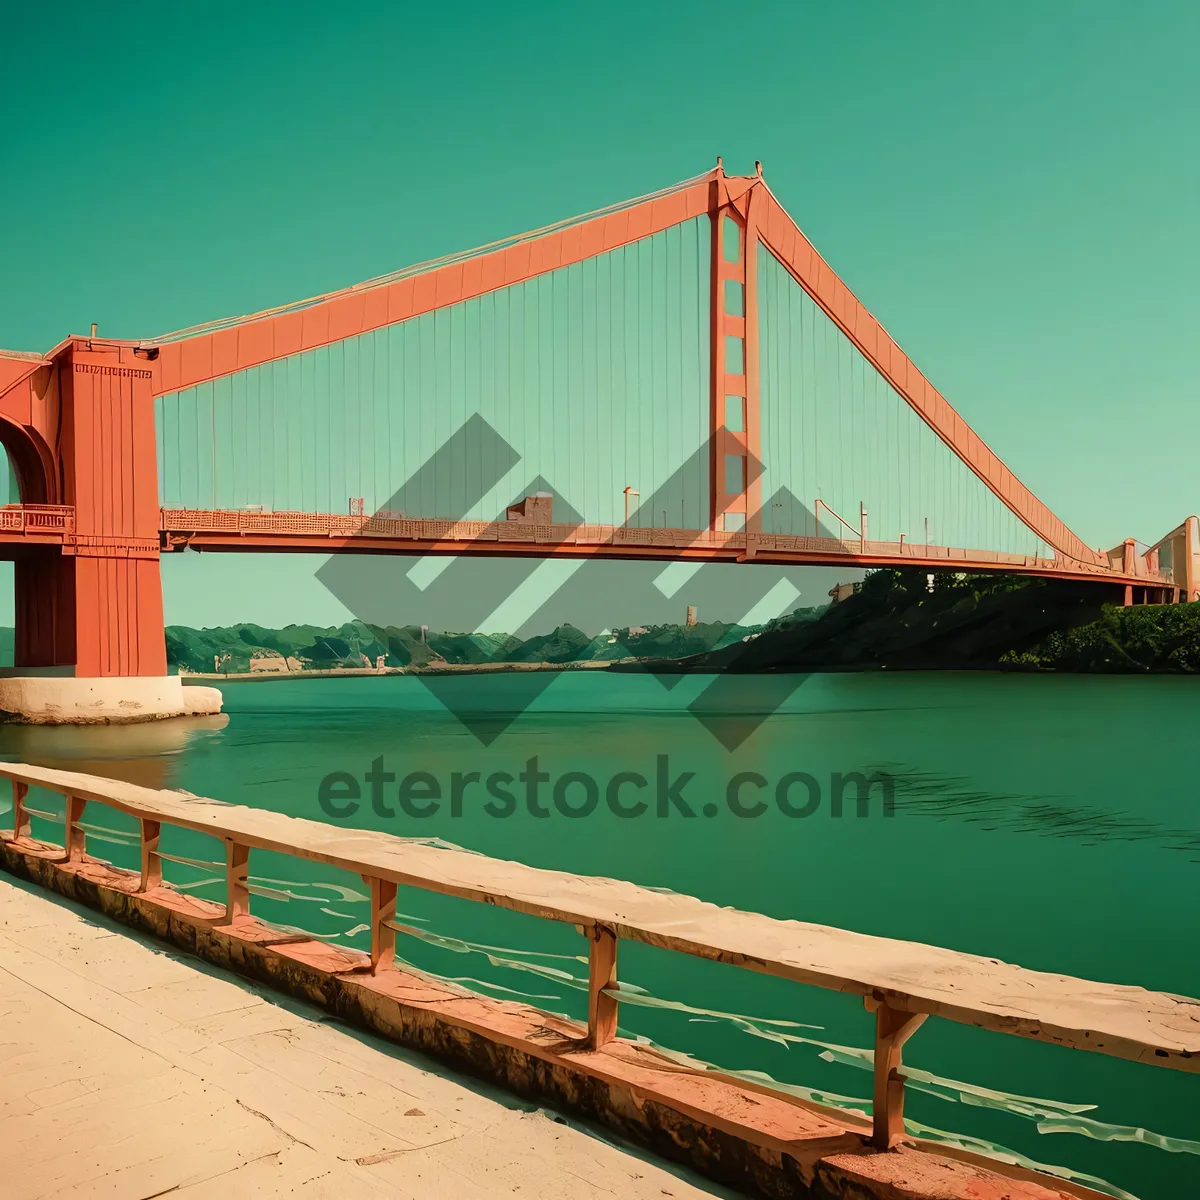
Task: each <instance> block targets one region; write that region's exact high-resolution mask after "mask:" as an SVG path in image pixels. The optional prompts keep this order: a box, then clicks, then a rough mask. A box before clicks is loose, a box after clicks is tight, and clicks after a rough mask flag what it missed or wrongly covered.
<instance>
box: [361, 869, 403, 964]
mask: <svg viewBox="0 0 1200 1200" xmlns="http://www.w3.org/2000/svg"><path fill="white" fill-rule="evenodd" d="M367 882H368V883H369V884H370V886H371V974H372V975H377V974H378V973H379V971H380V969H383V970H385V971H386V970H388V969H389V968H390V967H393V966H395V959H396V931H395V930H394V929H393V928H392V927H391V925H390V924H388V922H389V921H394V920H395V919H396V885H395V884H394V883H392V881H391V880H390V879H375V878H374V877H372V878H371V879H368V880H367Z"/></svg>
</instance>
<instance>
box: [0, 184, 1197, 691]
mask: <svg viewBox="0 0 1200 1200" xmlns="http://www.w3.org/2000/svg"><path fill="white" fill-rule="evenodd" d="M704 213H708V214H709V215H710V216H711V217H712V219H713V233H714V239H713V282H712V286H713V292H712V301H713V303H712V312H713V318H712V336H713V345H712V350H711V363H712V395H711V414H710V417H711V428H712V430H713V432H714V434H715V435H716V436H715V437H714V439H713V440H714V443H715V447H716V452H715V454H714V463H713V487H712V497H713V518H714V524H715V523H716V518H718V517H721V516H723V515H724V514H726V513H729V512H735V511H736V512H742V511H745V512H746V515H747V521H748V526H747V529H746V531H745V532H744V533H732V534H725V533H724V532H720V531H716V530H700V531H697V530H654V529H646V530H642V529H639V530H613V529H606V530H602V529H599V527H596V528H594V529H592V532H591V534H590V535H587V534H586V533H585V532H584V531H586V530H587V528H588V527H583V529H582V530H580V531H573V532H569V533H568V531H566V530H565V527H564V530H563V531H559V530H557V529H555V528H554V527H546V528H542V527H536V528H534V527H529V528H524V527H522V528H507V529H503V530H498V531H496V532H494V533H488V532H481V531H480V530H476V531H474V532H473V533H463V532H462V531H461V528H460V527H459V526H452V524H451V523H449V522H437V521H426V522H409V524H410V525H413V526H414V528H412V529H406V530H403V531H401V530H392V529H389V530H382V529H378V530H376V529H373V528H372V527H371V520H368V521H367V522H365V523H364V522H362V520H361V518H360V519H359V520H358V522H357V524H355V525H353V526H352V527H345V526H343V525H342V524H339V522H344V521H345V520H346V519H347V518H338V517H333V516H331V515H329V514H259V515H258V517H259V520H257V521H255V520H252V519H251V518H252V517H254V516H255V514H245V513H221V512H212V513H179V512H164V511H161V510H160V508H159V499H158V494H157V490H158V477H157V464H156V445H155V432H154V412H153V399H154V397H155V396H157V395H162V394H164V393H168V392H174V391H179V390H181V389H183V388H186V387H190V386H193V385H195V384H198V383H202V382H204V381H207V380H211V379H215V378H217V377H219V376H222V375H228V374H231V373H232V372H234V371H240V370H244V369H246V368H248V367H253V366H257V365H259V364H262V363H265V362H268V361H271V360H273V359H278V358H283V357H286V356H288V355H292V354H295V353H297V352H299V351H301V350H307V349H312V348H315V347H318V346H323V345H327V344H329V343H331V342H335V341H339V340H341V339H344V338H347V337H352V336H354V335H356V334H360V333H364V332H368V331H370V330H374V329H378V328H381V327H383V326H385V325H390V324H393V323H395V322H398V321H403V320H407V319H409V318H411V317H414V316H417V315H420V314H421V313H425V312H429V311H431V310H433V309H437V308H443V307H445V306H447V305H452V304H457V303H459V302H460V301H463V300H467V299H471V298H473V297H476V296H480V295H483V294H485V293H487V292H490V291H494V290H496V289H498V288H502V287H507V286H509V285H511V284H514V283H520V282H524V281H526V280H529V279H533V278H534V277H536V276H538V275H541V274H543V273H545V272H548V271H553V270H555V269H557V268H559V267H562V266H566V265H570V264H572V263H577V262H580V261H582V260H583V259H586V258H590V257H593V256H595V255H597V254H602V253H604V252H605V251H608V250H613V249H616V248H617V247H620V246H624V245H627V244H629V243H631V242H635V241H637V240H639V239H641V238H645V237H648V236H650V235H652V234H654V233H658V232H660V231H662V230H664V229H667V228H669V227H671V226H673V225H676V224H679V223H680V222H683V221H686V220H689V219H691V218H693V217H698V216H701V215H703V214H704ZM726 216H728V217H729V218H730V219H732V220H733V221H734V222H735V223H736V224H737V226H738V231H739V244H740V253H739V256H738V262H737V263H728V262H726V261H725V260H724V256H723V254H722V253H721V236H722V228H721V223H722V220H723V219H724V218H725V217H726ZM759 240H761V241H762V242H763V243H764V244H765V246H766V247H767V248H768V249H769V250H770V251H771V253H772V254H774V255H775V256H776V258H778V259H779V261H780V262H781V263H782V264H783V265H784V267H785V268H786V269H787V270H788V271H789V272H790V273H791V274H792V276H793V277H794V278H795V279H796V280H797V282H798V283H799V284H800V285H801V286H802V287H803V288H804V289H805V290H806V291H807V292H808V294H809V295H810V296H811V297H812V298H813V300H814V301H815V302H816V303H817V304H818V305H819V306H820V307H821V308H822V309H823V310H824V311H825V312H826V313H827V314H828V315H829V317H830V318H831V319H832V320H833V321H834V322H835V324H836V325H837V326H838V327H839V328H840V329H841V330H842V332H843V333H845V335H846V336H847V337H848V338H849V339H850V340H851V342H853V344H854V345H855V346H856V347H857V348H858V349H859V350H860V351H861V352H862V354H863V355H864V356H865V357H866V358H867V359H868V360H869V361H870V362H871V363H872V364H873V365H874V366H875V368H876V369H877V370H878V371H879V372H880V373H881V374H882V375H883V377H884V378H885V379H886V380H887V381H888V383H889V384H890V385H891V386H892V387H893V388H894V389H895V390H896V392H897V393H898V394H899V395H900V396H901V397H902V398H903V399H904V401H905V402H906V403H908V404H909V405H910V406H911V407H912V408H913V409H914V410H915V411H916V412H917V413H918V414H919V415H920V416H921V417H922V418H923V419H924V420H925V422H926V423H927V424H928V425H929V426H930V427H931V428H932V429H933V430H934V431H935V432H936V433H937V434H938V436H939V437H941V438H942V440H943V441H944V442H945V443H946V444H947V445H948V446H949V447H950V448H951V449H952V450H953V451H954V453H955V454H957V455H958V456H959V458H961V459H962V461H963V462H964V463H966V465H967V466H968V467H969V468H970V469H971V470H972V471H973V472H974V473H975V474H976V475H977V476H978V477H979V478H980V479H981V480H982V481H983V482H984V483H985V484H986V485H987V486H988V487H989V488H990V489H991V490H992V491H993V492H994V493H995V494H996V495H997V496H998V497H999V498H1000V499H1001V500H1002V501H1003V503H1004V504H1006V505H1007V506H1008V508H1009V509H1010V510H1011V511H1012V512H1013V513H1015V514H1016V516H1017V517H1019V518H1020V519H1021V520H1022V521H1023V522H1024V523H1025V524H1026V525H1027V526H1028V527H1029V528H1030V529H1031V530H1033V531H1034V532H1035V533H1036V534H1037V535H1038V536H1039V537H1040V538H1041V539H1042V540H1043V541H1044V542H1046V543H1048V544H1049V545H1051V546H1054V547H1055V548H1056V549H1057V550H1058V551H1059V555H1060V557H1058V558H1057V559H1056V560H1049V559H1037V558H1023V557H1021V556H1017V555H1004V554H995V553H989V552H985V551H970V550H947V549H942V548H939V547H918V546H912V545H901V546H897V545H892V544H888V543H875V542H870V541H864V542H863V544H862V545H861V546H857V545H856V547H855V548H853V549H851V548H849V547H847V546H845V545H844V544H842V543H840V542H836V541H835V540H834V539H828V538H825V539H822V538H801V537H784V536H783V535H763V534H762V533H761V531H760V529H759V528H758V527H757V523H756V522H755V521H754V514H755V512H756V510H757V508H758V507H759V505H760V504H761V496H760V495H759V493H758V490H757V489H758V486H759V485H758V470H757V465H756V464H757V461H758V455H759V450H760V446H759V439H760V426H759V412H758V398H759V396H758V388H759V380H758V321H757V297H756V294H755V293H756V287H755V263H756V257H757V255H756V248H757V243H758V241H759ZM727 279H728V280H734V281H736V282H737V283H739V284H740V285H741V286H742V287H743V296H744V307H743V311H742V312H741V313H740V314H739V313H733V312H727V311H726V299H725V293H724V282H725V281H726V280H727ZM185 332H186V331H185ZM727 337H729V338H733V339H735V343H736V342H737V341H740V342H741V348H742V351H743V353H742V357H743V359H744V365H743V366H742V368H741V369H740V371H730V370H728V369H727V367H730V366H732V365H734V364H730V363H727V362H726V357H725V356H726V338H727ZM737 348H738V347H737V346H736V344H735V346H734V349H737ZM728 395H733V396H738V397H741V399H742V401H743V422H742V429H741V430H728V429H726V428H725V409H724V406H725V398H726V396H728ZM0 442H3V445H4V447H5V449H6V450H7V451H8V454H9V458H10V461H11V463H12V466H13V469H14V472H15V474H16V476H17V480H18V484H19V487H20V492H21V499H22V506H21V507H20V509H19V511H18V510H15V509H10V510H3V509H0V548H3V549H2V552H3V553H6V554H9V555H11V556H12V557H13V558H14V559H15V560H16V562H17V571H16V604H17V665H18V666H56V665H72V664H73V665H74V666H75V668H76V673H77V674H79V675H83V676H88V675H93V676H95V675H161V674H165V672H166V651H165V645H164V639H163V611H162V587H161V582H160V577H159V549H160V545H162V546H164V547H165V548H167V549H172V548H175V547H176V546H177V545H179V544H184V543H188V544H191V545H193V546H195V547H196V548H198V549H200V548H203V549H211V550H227V551H228V550H250V549H253V550H268V551H297V550H305V551H313V550H318V551H324V552H335V551H347V552H353V553H403V554H412V553H434V554H464V553H468V554H522V555H525V554H529V555H543V556H552V555H569V556H573V557H579V556H584V555H587V556H591V555H602V556H610V557H618V558H637V557H651V558H660V559H673V558H699V559H705V558H708V559H729V560H736V561H746V560H749V559H756V560H757V561H761V562H787V563H833V564H842V565H851V566H879V565H899V564H901V563H903V564H907V565H912V566H921V567H928V568H930V569H933V568H937V567H943V568H944V567H950V568H953V569H958V570H1015V571H1018V572H1020V573H1023V574H1036V575H1046V576H1051V577H1058V578H1075V579H1088V580H1092V581H1095V582H1099V583H1119V584H1129V585H1131V586H1132V585H1136V586H1139V587H1141V588H1143V589H1145V588H1146V587H1147V586H1149V587H1150V588H1151V589H1159V590H1161V589H1162V588H1164V587H1165V588H1167V589H1169V588H1170V587H1171V586H1178V585H1179V581H1177V580H1176V581H1172V580H1167V579H1166V578H1165V576H1160V575H1159V574H1158V572H1157V570H1152V569H1151V562H1150V559H1149V558H1148V557H1146V556H1134V557H1133V559H1132V563H1131V558H1130V555H1129V553H1128V552H1127V551H1126V550H1123V551H1122V553H1121V555H1120V556H1119V561H1117V562H1111V563H1110V561H1109V558H1108V556H1106V555H1104V554H1101V553H1100V552H1099V551H1095V550H1092V549H1091V548H1090V547H1088V546H1086V545H1084V543H1083V542H1082V541H1081V540H1080V539H1079V538H1078V537H1076V536H1075V535H1074V534H1073V533H1072V532H1071V531H1070V530H1069V529H1067V527H1066V526H1065V525H1064V524H1063V523H1062V521H1060V520H1059V519H1058V518H1057V517H1055V516H1054V514H1053V513H1051V512H1050V511H1049V509H1047V508H1046V506H1045V505H1043V504H1042V503H1041V502H1040V501H1039V500H1038V499H1037V498H1036V497H1035V496H1033V495H1032V493H1030V492H1029V490H1028V489H1027V488H1025V487H1024V486H1023V485H1022V484H1021V483H1020V481H1019V480H1017V479H1016V477H1015V476H1014V475H1013V474H1012V472H1011V471H1009V470H1008V468H1007V467H1006V466H1005V465H1004V464H1003V463H1002V462H1001V461H1000V459H999V458H998V457H997V456H996V455H995V454H994V453H993V452H992V451H991V450H990V449H988V447H987V446H986V445H985V444H984V443H983V441H982V440H981V439H980V438H979V437H978V436H977V435H976V434H975V433H974V431H973V430H971V429H970V428H969V427H968V426H967V424H966V423H965V422H964V421H963V420H962V418H961V417H960V416H959V415H958V414H957V413H956V412H955V411H954V409H953V408H952V407H951V406H950V405H949V404H948V403H947V401H946V400H945V399H944V398H943V397H942V396H941V395H940V394H939V393H938V392H937V390H936V389H935V388H934V387H933V386H932V385H931V384H930V383H929V381H928V380H926V379H925V377H924V376H923V375H922V374H921V373H920V372H919V371H918V370H917V369H916V367H915V366H914V365H913V363H912V362H911V361H910V360H909V359H908V358H907V356H905V355H904V354H903V352H902V351H901V350H900V348H899V347H898V346H897V345H896V344H895V343H894V342H893V341H892V339H891V338H890V337H889V336H888V335H887V334H886V332H884V330H883V328H882V327H881V326H880V324H879V322H878V321H876V320H875V318H874V317H872V316H871V314H870V313H869V312H867V310H866V309H865V308H864V307H863V306H862V305H861V304H860V303H859V302H858V300H857V299H856V298H855V297H854V296H853V295H852V293H851V292H850V291H849V289H848V288H847V287H846V286H845V284H843V283H842V281H841V280H840V279H838V277H837V276H836V275H835V274H834V273H833V271H832V270H830V268H829V265H828V264H827V263H826V262H825V261H824V259H822V258H821V256H820V255H819V254H817V252H816V251H815V250H814V249H813V247H812V245H811V244H810V243H809V242H808V240H807V239H806V238H805V237H804V235H803V234H802V233H801V232H800V230H799V229H798V228H797V227H796V225H795V223H794V222H793V221H792V219H791V218H790V217H789V216H788V215H787V213H786V212H785V211H784V210H783V208H782V206H781V205H780V204H779V203H778V201H777V200H776V199H775V198H774V196H772V195H771V192H770V190H769V189H768V188H767V186H766V184H765V182H764V181H763V179H762V175H761V172H759V173H757V174H755V175H753V176H726V175H725V174H724V171H723V170H722V169H721V168H720V166H719V165H718V168H717V169H716V170H714V171H711V172H709V173H708V174H707V175H705V176H702V177H700V178H698V179H696V180H690V181H687V182H685V183H684V184H681V185H679V186H678V187H676V188H672V189H668V190H667V191H665V192H663V193H661V194H658V195H655V196H651V197H647V198H645V199H643V200H641V201H636V202H633V203H631V204H629V205H628V206H625V207H622V208H619V209H616V210H611V211H606V212H603V213H599V214H595V215H593V216H591V217H586V218H582V219H581V220H579V221H577V222H574V223H571V224H567V225H565V226H556V227H554V228H552V229H550V230H547V231H545V232H542V233H538V234H535V235H530V236H529V237H526V238H524V239H519V240H516V241H514V242H513V243H511V244H509V243H506V244H505V245H504V246H502V247H501V248H498V249H493V250H487V249H485V250H484V251H482V252H480V253H478V254H476V255H474V256H468V257H465V258H460V259H456V260H454V261H443V262H440V263H434V264H431V265H430V267H429V269H428V270H420V271H414V272H413V273H411V274H407V275H406V276H404V277H402V278H395V279H385V280H382V281H378V282H376V283H372V284H367V285H363V286H361V287H358V288H351V289H347V290H345V291H342V292H337V293H334V294H331V295H329V296H325V297H319V298H317V299H316V300H314V301H312V302H310V303H306V304H304V305H302V306H294V307H292V308H290V309H288V310H287V311H282V310H275V311H272V312H267V313H262V314H258V315H256V316H254V317H250V318H246V319H244V320H241V321H235V322H231V323H229V324H228V325H227V326H223V327H220V328H203V329H199V330H197V331H195V333H194V334H188V335H187V336H182V335H181V336H180V337H179V338H178V339H177V340H171V341H166V340H164V341H162V342H161V343H146V344H145V345H141V344H135V343H131V342H116V341H108V340H102V339H95V338H93V339H88V338H77V337H71V338H68V339H66V340H65V341H64V342H62V343H60V344H59V345H58V346H56V347H55V348H54V349H53V350H51V351H50V352H49V353H47V354H46V355H32V354H19V353H14V352H8V351H0ZM726 454H730V455H734V456H735V457H736V456H740V457H741V458H742V459H743V460H744V462H745V464H746V468H747V469H746V470H744V471H743V472H742V479H741V483H740V487H739V489H738V492H737V493H735V494H730V493H727V492H726V491H725V487H726V479H725V466H726V459H725V456H726ZM351 520H352V521H353V519H352V518H351ZM460 524H461V523H460ZM417 525H419V526H421V528H420V529H417V528H415V526H417ZM1181 528H1182V529H1184V530H1185V532H1186V537H1185V536H1184V535H1183V534H1181V535H1180V537H1179V539H1178V540H1179V542H1180V547H1181V553H1182V549H1183V547H1185V546H1186V549H1187V553H1186V556H1185V558H1186V561H1185V562H1184V563H1182V564H1181V565H1180V566H1179V567H1178V568H1177V569H1176V573H1177V574H1179V575H1180V576H1181V579H1182V580H1183V583H1184V587H1185V594H1186V595H1188V596H1189V597H1190V596H1192V595H1193V594H1196V593H1197V590H1198V589H1197V585H1196V577H1197V575H1200V567H1198V566H1197V563H1198V562H1200V535H1197V533H1196V522H1195V520H1194V518H1193V519H1192V520H1191V522H1190V523H1189V524H1187V525H1186V526H1185V527H1181ZM452 529H454V530H458V532H451V530H452ZM1152 554H1153V555H1154V565H1155V566H1156V565H1157V550H1155V551H1152Z"/></svg>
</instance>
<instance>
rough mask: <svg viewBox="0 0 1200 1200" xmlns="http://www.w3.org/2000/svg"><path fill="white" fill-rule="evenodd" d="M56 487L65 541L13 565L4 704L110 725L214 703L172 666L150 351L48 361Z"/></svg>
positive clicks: (75, 350) (69, 349)
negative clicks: (66, 511) (69, 516)
mask: <svg viewBox="0 0 1200 1200" xmlns="http://www.w3.org/2000/svg"><path fill="white" fill-rule="evenodd" d="M53 366H54V371H55V372H56V377H55V381H54V383H55V391H56V396H57V403H58V417H59V423H58V444H57V447H56V463H55V466H56V471H57V478H56V479H54V480H53V481H52V482H53V485H54V492H55V494H56V496H57V497H58V500H59V502H60V503H62V504H65V505H70V506H71V507H72V508H73V510H74V526H73V528H72V529H70V531H69V532H68V533H67V534H66V535H65V536H64V537H63V542H62V546H61V549H59V548H58V547H50V546H44V547H39V548H37V549H33V548H31V549H30V550H28V551H27V552H26V553H25V554H23V555H22V556H21V557H20V558H19V559H18V560H17V567H16V623H17V635H16V647H15V649H16V655H15V661H16V665H17V670H18V672H21V671H22V668H28V673H27V674H26V673H24V672H22V673H21V674H18V675H17V676H15V677H12V678H4V679H0V710H3V711H5V712H7V713H9V714H12V715H15V716H17V717H19V718H21V719H24V720H26V721H29V722H33V723H37V724H42V723H72V724H79V723H93V722H98V723H106V724H107V723H112V722H124V721H142V720H150V719H154V718H158V717H170V716H180V715H182V714H184V713H188V712H195V713H200V712H219V711H220V700H221V698H220V693H219V692H218V691H216V689H214V688H188V689H186V693H185V689H184V688H183V686H182V684H181V682H180V679H179V677H178V676H168V675H167V653H166V644H165V636H164V631H163V602H162V581H161V578H160V574H159V550H158V548H159V530H158V526H159V520H160V518H159V504H158V464H157V457H156V447H155V432H154V398H153V387H152V384H153V369H154V368H153V360H152V359H151V358H149V357H148V356H147V355H146V354H145V353H144V352H142V351H139V350H138V349H137V348H136V347H134V346H132V345H129V344H119V343H112V342H107V343H106V342H101V341H99V340H97V339H94V338H93V339H85V338H76V339H74V340H73V341H72V342H70V343H69V344H68V345H67V346H65V347H64V348H63V350H62V351H61V353H60V354H59V355H58V356H57V357H56V358H55V361H54V364H53Z"/></svg>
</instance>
